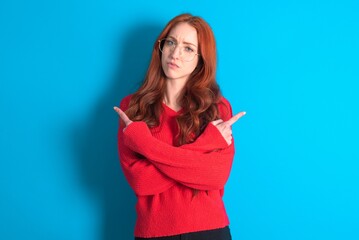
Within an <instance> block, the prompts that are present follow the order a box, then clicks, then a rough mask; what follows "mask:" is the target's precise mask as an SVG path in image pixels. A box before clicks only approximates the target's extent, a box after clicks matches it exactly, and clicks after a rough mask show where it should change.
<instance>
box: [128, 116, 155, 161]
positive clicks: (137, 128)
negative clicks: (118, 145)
mask: <svg viewBox="0 0 359 240" xmlns="http://www.w3.org/2000/svg"><path fill="white" fill-rule="evenodd" d="M123 137H124V139H123V142H124V144H125V146H127V147H128V148H130V149H131V150H132V151H135V152H137V153H140V154H141V153H142V152H143V150H144V148H145V147H146V146H150V145H151V143H150V142H151V138H152V134H151V131H150V129H149V128H148V126H147V124H146V123H145V122H143V121H137V122H132V123H131V124H130V125H128V126H127V127H126V129H125V131H124V133H123Z"/></svg>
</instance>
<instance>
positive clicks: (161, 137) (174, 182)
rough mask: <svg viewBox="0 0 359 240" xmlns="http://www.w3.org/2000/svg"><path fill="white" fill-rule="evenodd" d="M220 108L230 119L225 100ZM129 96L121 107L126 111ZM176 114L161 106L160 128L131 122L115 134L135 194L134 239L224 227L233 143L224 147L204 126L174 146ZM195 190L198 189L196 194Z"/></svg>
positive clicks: (210, 128)
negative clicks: (186, 141) (187, 140)
mask: <svg viewBox="0 0 359 240" xmlns="http://www.w3.org/2000/svg"><path fill="white" fill-rule="evenodd" d="M221 100H222V103H223V104H222V103H220V104H218V108H219V111H220V115H221V118H222V119H223V120H224V121H225V120H228V119H229V118H230V117H231V116H232V110H231V106H230V104H229V102H228V101H227V100H226V99H224V98H222V99H221ZM129 101H130V96H127V97H125V98H124V99H123V100H122V102H121V104H120V108H121V109H122V110H127V108H128V104H129ZM178 114H179V112H175V111H174V110H172V109H170V108H169V107H167V106H166V105H165V104H163V113H162V114H161V117H160V125H159V126H157V127H153V128H149V127H148V126H147V124H146V123H145V122H142V121H139V122H133V123H131V124H130V125H129V126H128V127H127V128H126V129H125V131H124V132H123V126H122V125H120V127H119V131H118V149H119V155H120V163H121V167H122V169H123V171H124V174H125V177H126V179H127V180H128V182H129V184H130V186H131V187H132V189H133V190H134V192H135V194H136V196H137V199H138V201H137V204H136V211H137V221H136V226H135V236H136V237H144V238H149V237H162V236H171V235H176V234H182V233H188V232H196V231H203V230H210V229H217V228H222V227H225V226H227V225H228V224H229V220H228V217H227V214H226V211H225V207H224V204H223V200H222V197H223V193H224V185H225V183H226V181H227V179H228V177H229V173H230V170H231V166H232V161H233V156H234V144H233V141H232V144H231V145H229V146H228V144H227V142H226V141H225V139H224V138H223V137H222V135H221V133H220V132H219V131H218V130H217V128H216V127H215V126H214V125H212V124H208V125H207V127H206V128H205V130H204V132H203V133H202V134H201V135H200V136H199V137H198V138H197V139H196V140H195V142H193V143H190V144H185V145H182V146H180V147H175V146H174V139H175V136H176V133H177V131H178V127H177V124H176V116H177V115H178ZM193 189H197V190H199V192H198V194H197V195H195V196H194V194H193V192H194V191H193Z"/></svg>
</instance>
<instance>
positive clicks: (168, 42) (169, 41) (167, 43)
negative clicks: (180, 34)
mask: <svg viewBox="0 0 359 240" xmlns="http://www.w3.org/2000/svg"><path fill="white" fill-rule="evenodd" d="M165 44H166V46H169V47H172V46H173V45H175V42H174V41H172V40H171V39H166V42H165Z"/></svg>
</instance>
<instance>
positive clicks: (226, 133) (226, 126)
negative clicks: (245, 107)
mask: <svg viewBox="0 0 359 240" xmlns="http://www.w3.org/2000/svg"><path fill="white" fill-rule="evenodd" d="M245 114H246V112H240V113H237V114H236V115H234V116H233V117H231V118H230V119H229V120H228V121H225V122H224V121H223V120H222V119H218V120H215V121H212V122H211V124H213V125H214V126H215V127H217V129H218V131H219V132H220V133H221V134H222V136H223V138H224V139H225V140H226V142H227V144H228V145H230V144H231V143H232V125H233V124H234V123H235V122H237V120H238V119H240V118H241V117H243V116H244V115H245Z"/></svg>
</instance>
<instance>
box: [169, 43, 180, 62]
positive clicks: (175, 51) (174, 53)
mask: <svg viewBox="0 0 359 240" xmlns="http://www.w3.org/2000/svg"><path fill="white" fill-rule="evenodd" d="M171 55H172V57H173V58H176V59H177V58H179V57H180V55H181V47H180V46H179V45H176V46H175V47H174V49H173V50H172V54H171Z"/></svg>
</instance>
